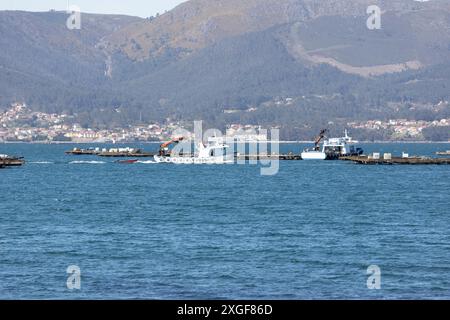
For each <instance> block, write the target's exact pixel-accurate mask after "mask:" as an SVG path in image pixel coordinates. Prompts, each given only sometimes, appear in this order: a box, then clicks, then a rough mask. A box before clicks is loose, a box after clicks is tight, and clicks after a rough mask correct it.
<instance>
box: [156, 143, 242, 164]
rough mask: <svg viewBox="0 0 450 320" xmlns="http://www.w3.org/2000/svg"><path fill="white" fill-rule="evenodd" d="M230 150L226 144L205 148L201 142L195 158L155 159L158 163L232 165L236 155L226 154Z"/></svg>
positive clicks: (170, 157)
mask: <svg viewBox="0 0 450 320" xmlns="http://www.w3.org/2000/svg"><path fill="white" fill-rule="evenodd" d="M228 148H229V146H228V145H226V144H224V143H219V142H214V143H209V144H208V145H206V146H205V145H204V144H203V142H200V143H199V144H197V150H196V151H197V152H196V154H194V155H193V156H178V155H155V156H154V159H155V162H157V163H173V164H232V163H234V155H227V154H226V150H227V149H228Z"/></svg>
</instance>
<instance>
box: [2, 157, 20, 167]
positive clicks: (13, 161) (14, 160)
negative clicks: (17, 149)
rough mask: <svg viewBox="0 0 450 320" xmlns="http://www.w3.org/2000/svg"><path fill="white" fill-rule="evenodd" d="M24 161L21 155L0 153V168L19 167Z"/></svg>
mask: <svg viewBox="0 0 450 320" xmlns="http://www.w3.org/2000/svg"><path fill="white" fill-rule="evenodd" d="M24 163H25V160H23V158H22V157H11V156H8V155H5V154H1V155H0V168H6V167H20V166H22V165H23V164H24Z"/></svg>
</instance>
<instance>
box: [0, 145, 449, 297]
mask: <svg viewBox="0 0 450 320" xmlns="http://www.w3.org/2000/svg"><path fill="white" fill-rule="evenodd" d="M72 147H73V145H30V144H7V145H0V153H7V154H17V155H22V156H24V157H26V159H27V161H28V162H27V164H26V165H25V166H23V167H21V168H11V169H2V170H0V178H1V184H0V299H413V298H416V299H450V198H449V194H450V166H445V165H444V166H362V165H356V164H352V163H348V162H340V161H323V162H307V161H292V162H290V161H287V162H282V163H281V164H280V170H279V173H278V174H277V175H275V176H261V175H260V167H259V166H256V165H223V166H217V165H216V166H209V165H204V166H176V165H168V164H151V163H147V164H144V163H137V164H133V165H123V164H117V163H114V162H113V161H114V160H111V159H99V158H96V157H89V156H88V157H74V156H68V155H65V154H64V151H65V150H67V149H70V148H72ZM143 147H144V148H145V149H147V150H155V149H156V148H157V146H156V145H144V146H143ZM363 147H364V149H366V151H368V152H371V151H381V152H393V153H395V154H400V153H401V152H402V151H408V152H409V153H410V154H419V155H431V154H433V153H434V152H435V151H438V150H447V149H449V147H448V145H446V144H368V145H364V146H363ZM281 148H282V151H288V150H292V151H294V152H299V151H300V150H301V149H302V148H303V147H302V146H301V145H282V146H281ZM74 161H75V162H74ZM70 265H77V266H79V267H80V269H81V289H80V290H69V289H68V288H67V285H66V281H67V278H68V276H69V275H68V274H67V273H66V269H67V267H68V266H70ZM370 265H377V266H379V268H380V269H381V289H379V290H369V289H368V288H367V279H368V277H369V275H367V268H368V267H369V266H370Z"/></svg>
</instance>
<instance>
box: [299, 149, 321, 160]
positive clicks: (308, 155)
mask: <svg viewBox="0 0 450 320" xmlns="http://www.w3.org/2000/svg"><path fill="white" fill-rule="evenodd" d="M301 157H302V159H303V160H325V159H326V158H327V155H326V153H325V152H320V151H310V152H302V154H301Z"/></svg>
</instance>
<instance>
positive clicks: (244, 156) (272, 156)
mask: <svg viewBox="0 0 450 320" xmlns="http://www.w3.org/2000/svg"><path fill="white" fill-rule="evenodd" d="M236 159H237V160H246V161H259V160H281V161H294V160H302V157H301V156H300V155H299V154H242V155H237V156H236Z"/></svg>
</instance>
